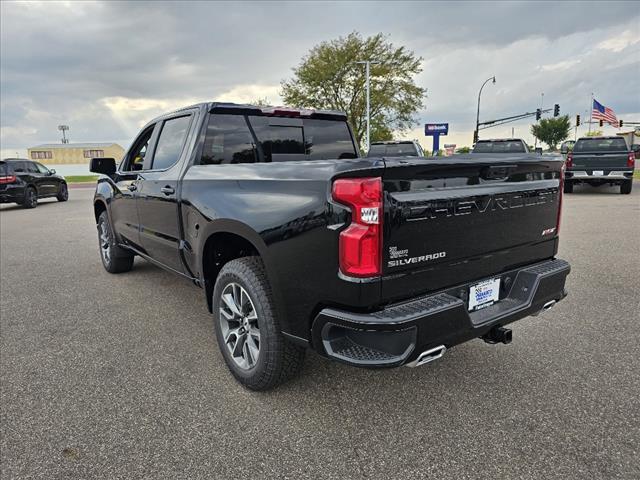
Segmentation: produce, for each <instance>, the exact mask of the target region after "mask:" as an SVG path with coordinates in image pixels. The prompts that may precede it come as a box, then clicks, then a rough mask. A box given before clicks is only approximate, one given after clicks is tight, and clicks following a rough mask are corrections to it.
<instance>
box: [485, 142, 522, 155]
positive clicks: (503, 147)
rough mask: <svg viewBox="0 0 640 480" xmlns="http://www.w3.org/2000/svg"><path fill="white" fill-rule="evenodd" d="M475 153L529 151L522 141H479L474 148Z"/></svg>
mask: <svg viewBox="0 0 640 480" xmlns="http://www.w3.org/2000/svg"><path fill="white" fill-rule="evenodd" d="M473 153H527V151H526V149H525V146H524V144H523V143H522V142H520V141H518V140H515V141H495V142H478V143H476V146H475V147H474V149H473Z"/></svg>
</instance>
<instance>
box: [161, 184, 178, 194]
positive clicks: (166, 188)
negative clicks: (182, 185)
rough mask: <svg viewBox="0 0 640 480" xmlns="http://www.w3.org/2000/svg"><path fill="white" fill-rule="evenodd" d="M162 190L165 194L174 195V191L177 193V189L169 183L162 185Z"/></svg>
mask: <svg viewBox="0 0 640 480" xmlns="http://www.w3.org/2000/svg"><path fill="white" fill-rule="evenodd" d="M160 191H161V192H162V193H164V194H165V195H173V194H174V193H176V191H175V190H174V189H173V187H171V186H169V185H165V186H164V187H162V188H161V189H160Z"/></svg>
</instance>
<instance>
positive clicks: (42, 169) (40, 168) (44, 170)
mask: <svg viewBox="0 0 640 480" xmlns="http://www.w3.org/2000/svg"><path fill="white" fill-rule="evenodd" d="M35 166H36V168H37V169H38V172H39V173H42V174H44V175H49V173H51V172H49V169H48V168H47V167H45V166H44V165H42V164H41V163H38V162H35Z"/></svg>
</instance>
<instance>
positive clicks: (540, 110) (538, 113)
mask: <svg viewBox="0 0 640 480" xmlns="http://www.w3.org/2000/svg"><path fill="white" fill-rule="evenodd" d="M540 117H542V109H541V108H538V109H537V110H536V120H540Z"/></svg>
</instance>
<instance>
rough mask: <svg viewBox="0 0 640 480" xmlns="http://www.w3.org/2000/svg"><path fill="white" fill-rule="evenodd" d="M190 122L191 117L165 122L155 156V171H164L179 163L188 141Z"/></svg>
mask: <svg viewBox="0 0 640 480" xmlns="http://www.w3.org/2000/svg"><path fill="white" fill-rule="evenodd" d="M190 122H191V116H189V115H187V116H185V117H178V118H171V119H169V120H166V121H165V122H164V124H163V125H162V130H161V131H160V136H159V137H158V143H157V144H156V148H155V152H154V154H153V163H152V165H151V168H152V169H153V170H164V169H166V168H169V167H171V166H172V165H173V164H175V163H176V162H177V161H178V159H179V158H180V154H181V153H182V149H183V147H184V144H185V142H186V140H187V134H188V133H189V124H190Z"/></svg>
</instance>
